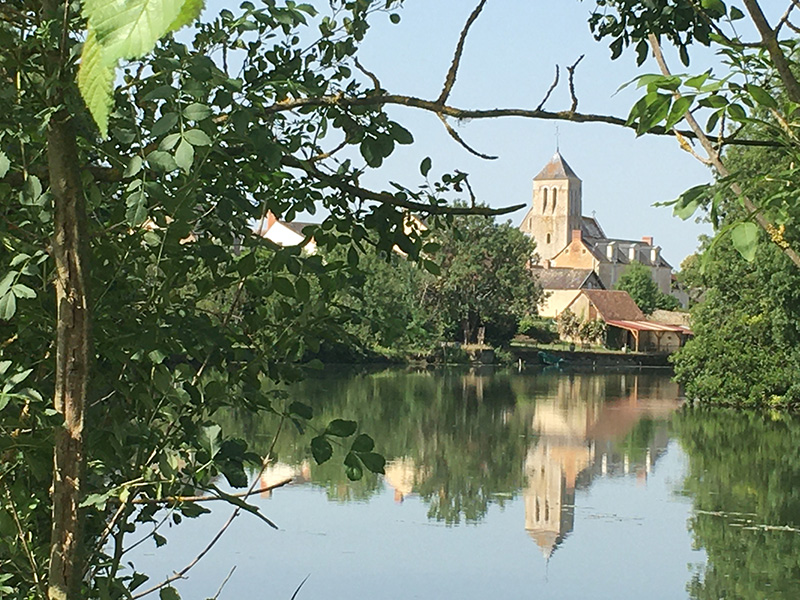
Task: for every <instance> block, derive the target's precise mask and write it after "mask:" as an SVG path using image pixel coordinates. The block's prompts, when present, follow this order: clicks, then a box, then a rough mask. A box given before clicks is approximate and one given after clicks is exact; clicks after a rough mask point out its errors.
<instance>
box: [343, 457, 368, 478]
mask: <svg viewBox="0 0 800 600" xmlns="http://www.w3.org/2000/svg"><path fill="white" fill-rule="evenodd" d="M344 466H345V469H344V472H345V475H347V478H348V479H349V480H350V481H358V480H359V479H361V478H362V477H363V476H364V470H363V469H362V468H361V461H359V460H358V457H357V456H356V455H355V454H354V453H352V452H348V453H347V456H345V457H344Z"/></svg>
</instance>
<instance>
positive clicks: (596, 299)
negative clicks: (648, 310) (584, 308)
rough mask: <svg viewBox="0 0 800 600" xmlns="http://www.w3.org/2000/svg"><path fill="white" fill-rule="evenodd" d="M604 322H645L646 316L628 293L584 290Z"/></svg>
mask: <svg viewBox="0 0 800 600" xmlns="http://www.w3.org/2000/svg"><path fill="white" fill-rule="evenodd" d="M581 293H583V294H586V296H587V297H588V298H589V300H590V301H591V303H592V304H594V306H595V308H596V309H597V312H598V313H600V316H602V317H603V320H604V321H606V322H608V321H609V320H622V321H644V320H645V316H644V313H643V312H642V311H641V309H640V308H639V307H638V306H637V304H636V302H634V301H633V298H631V296H630V294H628V292H623V291H621V290H583V291H582V292H581Z"/></svg>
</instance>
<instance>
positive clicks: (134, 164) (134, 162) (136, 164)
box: [122, 154, 144, 179]
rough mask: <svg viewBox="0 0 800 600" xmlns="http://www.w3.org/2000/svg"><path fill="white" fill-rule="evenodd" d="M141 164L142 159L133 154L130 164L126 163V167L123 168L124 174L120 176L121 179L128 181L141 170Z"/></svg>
mask: <svg viewBox="0 0 800 600" xmlns="http://www.w3.org/2000/svg"><path fill="white" fill-rule="evenodd" d="M143 163H144V161H143V160H142V157H141V156H139V155H138V154H134V155H133V157H132V158H131V160H130V162H129V163H128V166H127V167H125V172H124V173H123V174H122V178H123V179H128V178H129V177H133V176H134V175H136V174H137V173H138V172H139V171H141V170H142V164H143Z"/></svg>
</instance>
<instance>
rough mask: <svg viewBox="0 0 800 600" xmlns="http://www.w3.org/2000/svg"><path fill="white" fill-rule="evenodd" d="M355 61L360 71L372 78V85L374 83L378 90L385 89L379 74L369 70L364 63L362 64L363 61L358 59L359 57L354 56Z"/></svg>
mask: <svg viewBox="0 0 800 600" xmlns="http://www.w3.org/2000/svg"><path fill="white" fill-rule="evenodd" d="M353 62H354V64H355V65H356V68H357V69H358V70H359V71H361V72H362V73H363V74H364V75H366V76H367V77H369V78H370V79H371V80H372V85H373V87H374V88H375V91H376V92H380V91H381V90H383V86H382V85H381V82H380V81H379V80H378V76H377V75H375V73H373V72H372V71H368V70H367V69H366V67H364V65H362V64H361V63H360V62H359V61H358V59H357V58H354V59H353Z"/></svg>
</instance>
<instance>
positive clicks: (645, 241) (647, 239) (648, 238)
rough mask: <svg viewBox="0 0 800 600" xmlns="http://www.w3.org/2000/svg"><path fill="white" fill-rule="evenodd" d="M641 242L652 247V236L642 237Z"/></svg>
mask: <svg viewBox="0 0 800 600" xmlns="http://www.w3.org/2000/svg"><path fill="white" fill-rule="evenodd" d="M642 241H643V242H644V243H645V244H647V245H648V246H652V245H653V236H652V235H645V236H643V237H642Z"/></svg>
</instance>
